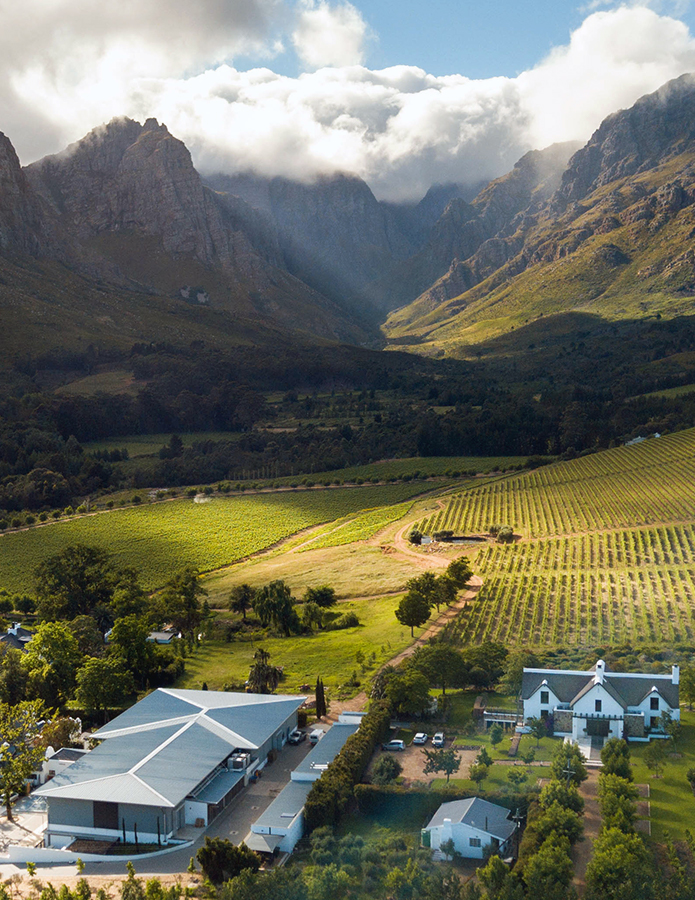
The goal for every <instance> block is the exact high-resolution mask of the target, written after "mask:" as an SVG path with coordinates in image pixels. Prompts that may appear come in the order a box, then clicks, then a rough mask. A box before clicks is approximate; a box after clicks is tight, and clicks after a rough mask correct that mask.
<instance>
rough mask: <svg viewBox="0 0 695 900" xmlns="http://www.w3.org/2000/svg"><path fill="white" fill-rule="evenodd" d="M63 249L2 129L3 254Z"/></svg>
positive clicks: (0, 238) (0, 239) (0, 201)
mask: <svg viewBox="0 0 695 900" xmlns="http://www.w3.org/2000/svg"><path fill="white" fill-rule="evenodd" d="M60 250H61V248H60V245H59V242H58V240H57V238H56V235H55V233H54V230H53V228H52V222H51V219H50V216H49V215H48V214H47V210H46V209H44V207H43V204H42V203H41V201H40V199H39V197H37V196H36V194H35V193H34V191H33V190H32V188H31V186H30V184H29V182H28V181H27V178H26V176H25V175H24V173H23V172H22V169H21V166H20V165H19V159H18V158H17V154H16V153H15V150H14V147H13V146H12V144H11V143H10V141H9V139H8V138H7V137H6V136H5V135H4V134H2V132H0V253H5V254H9V253H26V254H29V255H30V256H47V255H50V254H52V253H58V252H60Z"/></svg>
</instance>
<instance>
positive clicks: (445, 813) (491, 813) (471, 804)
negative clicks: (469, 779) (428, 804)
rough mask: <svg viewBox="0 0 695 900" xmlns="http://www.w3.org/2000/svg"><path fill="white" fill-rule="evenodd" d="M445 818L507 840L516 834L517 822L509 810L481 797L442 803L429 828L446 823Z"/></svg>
mask: <svg viewBox="0 0 695 900" xmlns="http://www.w3.org/2000/svg"><path fill="white" fill-rule="evenodd" d="M445 819H451V821H452V823H459V822H462V823H463V824H465V825H470V826H471V827H472V828H477V829H478V830H479V831H484V832H486V833H487V834H490V835H492V836H493V837H496V838H497V839H498V840H501V841H506V840H507V838H508V837H510V836H511V835H512V834H514V829H515V827H516V826H515V824H514V822H512V821H511V820H510V819H509V810H508V809H505V808H504V807H503V806H498V805H497V804H496V803H490V802H489V801H488V800H481V798H480V797H469V798H468V799H467V800H453V801H452V802H451V803H442V805H441V806H440V807H439V809H438V810H437V812H436V813H435V814H434V815H433V816H432V818H431V820H430V821H429V823H428V825H427V828H437V827H438V826H441V825H443V824H444V820H445Z"/></svg>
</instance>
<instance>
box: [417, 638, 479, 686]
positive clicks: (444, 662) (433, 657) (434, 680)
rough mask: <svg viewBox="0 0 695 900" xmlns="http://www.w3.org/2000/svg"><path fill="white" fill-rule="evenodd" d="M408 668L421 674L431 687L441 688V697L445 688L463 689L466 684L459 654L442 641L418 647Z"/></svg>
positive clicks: (465, 673) (465, 671)
mask: <svg viewBox="0 0 695 900" xmlns="http://www.w3.org/2000/svg"><path fill="white" fill-rule="evenodd" d="M408 666H409V667H412V668H413V669H417V671H418V672H422V674H423V675H424V676H425V677H426V678H427V680H428V682H429V684H430V685H431V686H432V687H441V689H442V696H443V697H446V689H447V687H449V686H450V687H463V686H464V685H465V683H466V675H467V670H466V666H465V664H464V662H463V658H462V657H461V654H460V653H459V652H458V651H457V650H454V648H453V647H450V646H449V645H448V644H445V643H443V642H442V641H431V642H430V643H429V644H427V645H425V646H424V647H418V648H417V650H416V651H415V653H413V655H412V656H411V657H410V659H409V661H408Z"/></svg>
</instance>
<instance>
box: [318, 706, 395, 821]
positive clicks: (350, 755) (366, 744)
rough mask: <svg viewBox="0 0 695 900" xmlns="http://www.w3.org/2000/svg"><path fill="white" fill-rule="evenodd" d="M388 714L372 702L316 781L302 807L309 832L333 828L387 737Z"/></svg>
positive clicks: (387, 710) (385, 708) (386, 708)
mask: <svg viewBox="0 0 695 900" xmlns="http://www.w3.org/2000/svg"><path fill="white" fill-rule="evenodd" d="M390 719H391V710H390V709H389V706H388V704H387V703H386V702H384V701H373V702H372V705H371V706H370V708H369V712H368V713H367V714H366V715H365V716H364V717H363V719H362V722H361V724H360V728H359V731H357V732H355V734H353V735H351V736H350V737H349V738H348V739H347V741H346V742H345V746H344V747H343V749H342V750H341V751H340V753H339V754H338V755H337V756H336V758H335V759H334V760H333V762H332V763H330V765H329V766H328V768H327V769H326V771H325V772H324V773H323V775H322V776H321V777H320V778H319V779H318V781H315V782H314V784H313V786H312V788H311V791H310V792H309V796H308V797H307V800H306V804H305V807H304V816H305V823H306V829H307V831H308V832H311V831H313V830H314V828H318V827H319V826H321V825H334V824H336V823H337V821H338V819H339V818H340V815H341V814H342V812H343V811H344V810H345V808H346V807H347V805H348V803H349V802H350V800H351V799H352V796H353V792H354V787H355V785H356V784H357V783H358V782H359V780H360V778H361V777H362V773H363V772H364V770H365V769H366V767H367V763H368V762H369V759H370V757H371V755H372V753H373V752H374V748H375V747H376V745H377V743H379V742H380V741H381V740H383V738H384V737H385V736H386V734H387V732H388V727H389V722H390Z"/></svg>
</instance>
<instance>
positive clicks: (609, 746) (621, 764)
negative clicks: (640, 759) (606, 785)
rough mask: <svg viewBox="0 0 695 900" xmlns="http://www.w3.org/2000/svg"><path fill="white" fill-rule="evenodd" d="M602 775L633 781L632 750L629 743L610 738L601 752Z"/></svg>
mask: <svg viewBox="0 0 695 900" xmlns="http://www.w3.org/2000/svg"><path fill="white" fill-rule="evenodd" d="M601 762H602V763H603V769H602V774H605V775H619V776H620V777H621V778H626V779H627V780H628V781H632V765H631V764H630V748H629V747H628V745H627V741H623V740H621V739H620V738H615V737H612V738H608V740H607V741H606V743H605V744H604V745H603V748H602V750H601Z"/></svg>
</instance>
